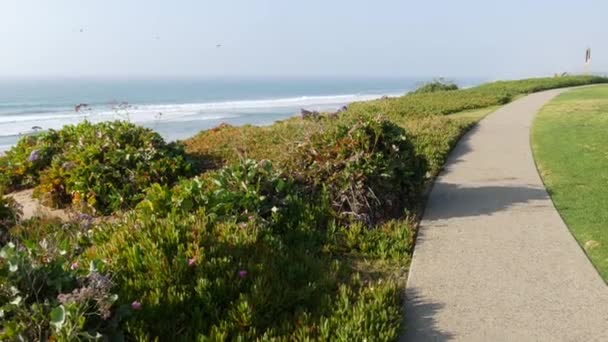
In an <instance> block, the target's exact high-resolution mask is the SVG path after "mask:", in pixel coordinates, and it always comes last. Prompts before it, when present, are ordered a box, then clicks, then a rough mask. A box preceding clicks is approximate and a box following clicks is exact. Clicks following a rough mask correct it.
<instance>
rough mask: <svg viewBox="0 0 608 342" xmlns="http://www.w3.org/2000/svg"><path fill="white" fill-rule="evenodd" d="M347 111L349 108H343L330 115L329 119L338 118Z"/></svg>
mask: <svg viewBox="0 0 608 342" xmlns="http://www.w3.org/2000/svg"><path fill="white" fill-rule="evenodd" d="M347 110H348V106H342V107H340V109H338V110H337V111H335V112H333V113H329V117H332V118H337V117H338V116H339V115H340V113H343V112H345V111H347Z"/></svg>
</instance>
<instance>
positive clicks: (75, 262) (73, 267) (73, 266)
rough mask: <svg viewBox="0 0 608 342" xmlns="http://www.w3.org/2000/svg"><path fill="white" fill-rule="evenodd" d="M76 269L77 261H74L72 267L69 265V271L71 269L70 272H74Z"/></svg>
mask: <svg viewBox="0 0 608 342" xmlns="http://www.w3.org/2000/svg"><path fill="white" fill-rule="evenodd" d="M77 268H78V261H74V262H73V263H72V265H70V269H71V270H72V271H74V270H76V269H77Z"/></svg>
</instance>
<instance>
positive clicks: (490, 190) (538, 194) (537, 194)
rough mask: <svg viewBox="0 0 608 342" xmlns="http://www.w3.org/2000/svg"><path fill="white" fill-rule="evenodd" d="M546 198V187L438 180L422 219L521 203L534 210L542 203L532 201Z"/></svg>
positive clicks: (492, 210) (479, 212) (479, 213)
mask: <svg viewBox="0 0 608 342" xmlns="http://www.w3.org/2000/svg"><path fill="white" fill-rule="evenodd" d="M548 199H549V195H548V194H547V192H546V190H545V189H544V188H543V187H538V186H509V185H504V186H479V187H473V186H462V185H458V184H452V183H441V182H439V183H436V184H435V186H434V188H433V191H432V194H431V196H430V198H429V202H428V204H427V212H426V213H425V219H426V220H429V221H432V220H441V219H449V218H457V217H470V216H484V215H491V214H493V213H496V212H500V211H503V210H506V209H508V208H510V207H513V206H515V205H522V204H525V205H526V209H527V210H535V209H538V208H539V207H541V206H542V207H544V205H538V206H535V205H534V204H533V203H532V202H533V201H538V200H548Z"/></svg>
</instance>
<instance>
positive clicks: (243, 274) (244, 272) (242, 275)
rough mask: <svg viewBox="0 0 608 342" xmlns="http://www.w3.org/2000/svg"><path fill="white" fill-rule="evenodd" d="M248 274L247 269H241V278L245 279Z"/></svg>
mask: <svg viewBox="0 0 608 342" xmlns="http://www.w3.org/2000/svg"><path fill="white" fill-rule="evenodd" d="M246 276H247V271H245V270H240V271H239V278H241V279H244V278H245V277H246Z"/></svg>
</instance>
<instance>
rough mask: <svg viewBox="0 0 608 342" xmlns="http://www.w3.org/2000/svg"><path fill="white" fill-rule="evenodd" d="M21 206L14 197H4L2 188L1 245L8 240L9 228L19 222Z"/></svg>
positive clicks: (0, 195) (0, 189)
mask: <svg viewBox="0 0 608 342" xmlns="http://www.w3.org/2000/svg"><path fill="white" fill-rule="evenodd" d="M21 214H22V213H21V208H20V207H19V205H18V204H17V202H15V200H13V198H12V197H4V195H3V190H2V188H0V246H2V245H3V244H4V243H5V242H7V241H8V230H9V229H10V228H11V227H13V226H14V225H16V224H17V222H18V221H19V218H20V217H21Z"/></svg>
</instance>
